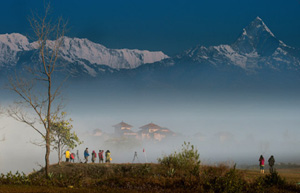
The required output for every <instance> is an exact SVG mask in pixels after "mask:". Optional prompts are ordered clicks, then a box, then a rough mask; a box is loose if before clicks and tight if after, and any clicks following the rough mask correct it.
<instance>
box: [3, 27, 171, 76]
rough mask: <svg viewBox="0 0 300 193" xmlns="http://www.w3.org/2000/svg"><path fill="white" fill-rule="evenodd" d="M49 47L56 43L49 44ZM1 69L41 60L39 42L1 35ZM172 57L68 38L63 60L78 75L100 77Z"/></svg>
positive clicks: (16, 36)
mask: <svg viewBox="0 0 300 193" xmlns="http://www.w3.org/2000/svg"><path fill="white" fill-rule="evenodd" d="M48 44H49V45H51V44H53V41H49V42H48ZM0 48H1V49H0V68H2V70H5V68H12V67H15V66H16V65H17V64H20V63H22V64H26V63H28V64H30V63H32V62H35V61H36V60H37V58H38V57H37V43H36V42H31V43H30V42H29V41H28V39H27V38H26V37H25V36H23V35H21V34H18V33H12V34H4V35H0ZM165 58H169V57H168V56H167V55H165V54H164V53H163V52H161V51H158V52H151V51H147V50H136V49H135V50H130V49H109V48H106V47H105V46H103V45H101V44H97V43H94V42H91V41H89V40H88V39H79V38H69V37H64V39H63V44H62V47H61V50H60V53H59V61H60V62H61V63H62V64H65V65H66V67H67V68H66V69H68V70H69V71H70V72H71V73H73V74H74V75H75V76H76V75H77V76H78V75H80V74H82V73H83V74H88V75H89V76H93V77H95V76H97V74H98V72H99V71H103V70H106V69H111V70H120V69H133V68H137V67H138V66H140V65H143V64H148V63H154V62H157V61H160V60H163V59H165Z"/></svg>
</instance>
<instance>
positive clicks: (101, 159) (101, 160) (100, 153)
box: [98, 150, 104, 163]
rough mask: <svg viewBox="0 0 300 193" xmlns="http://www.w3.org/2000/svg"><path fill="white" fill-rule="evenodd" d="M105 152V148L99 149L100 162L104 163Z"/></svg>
mask: <svg viewBox="0 0 300 193" xmlns="http://www.w3.org/2000/svg"><path fill="white" fill-rule="evenodd" d="M103 152H104V150H99V153H98V157H99V163H103Z"/></svg>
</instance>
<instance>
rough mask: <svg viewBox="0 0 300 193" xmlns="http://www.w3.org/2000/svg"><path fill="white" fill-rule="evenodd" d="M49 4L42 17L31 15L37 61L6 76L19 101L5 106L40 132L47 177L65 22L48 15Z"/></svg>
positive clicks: (57, 110)
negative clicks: (22, 69)
mask: <svg viewBox="0 0 300 193" xmlns="http://www.w3.org/2000/svg"><path fill="white" fill-rule="evenodd" d="M49 10H50V5H49V4H48V5H47V6H45V13H44V15H43V16H39V15H38V14H34V13H33V14H32V16H31V17H30V18H29V22H30V25H31V28H32V29H33V31H34V35H35V38H36V42H34V44H33V46H36V48H37V50H38V55H39V62H38V64H34V63H33V64H31V66H30V67H28V68H27V70H28V72H29V73H28V75H24V74H21V75H20V74H17V73H16V75H15V76H14V77H13V78H12V77H11V78H10V79H9V86H8V87H9V89H10V90H12V91H13V92H15V93H16V94H17V95H19V97H20V100H19V101H15V102H14V105H11V106H10V107H9V108H8V111H7V112H8V115H9V116H11V117H12V118H14V119H16V120H17V121H20V122H23V123H25V124H27V125H28V126H30V127H31V128H32V129H34V130H35V131H36V132H37V133H38V134H40V135H41V136H42V138H43V140H44V142H45V144H44V145H45V148H46V152H45V174H46V177H47V178H48V173H49V164H50V162H49V156H50V145H51V124H52V119H53V117H54V116H55V115H57V114H58V113H59V112H60V110H61V107H62V103H61V101H60V100H59V99H60V88H61V85H62V83H63V81H60V80H57V79H56V78H55V77H54V74H55V73H56V72H57V67H58V66H57V64H56V63H57V59H58V56H59V52H60V48H61V45H62V41H63V37H64V33H65V26H66V23H65V22H64V21H63V20H62V18H59V19H57V20H56V21H53V20H52V19H51V18H49Z"/></svg>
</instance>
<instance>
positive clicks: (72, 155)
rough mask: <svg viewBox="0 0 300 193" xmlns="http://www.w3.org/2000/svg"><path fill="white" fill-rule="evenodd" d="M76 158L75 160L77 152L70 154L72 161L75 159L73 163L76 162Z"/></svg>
mask: <svg viewBox="0 0 300 193" xmlns="http://www.w3.org/2000/svg"><path fill="white" fill-rule="evenodd" d="M74 160H75V154H74V153H71V154H70V162H72V161H73V163H74Z"/></svg>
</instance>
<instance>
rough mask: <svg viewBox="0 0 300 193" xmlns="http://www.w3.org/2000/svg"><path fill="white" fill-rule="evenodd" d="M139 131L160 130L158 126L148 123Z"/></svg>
mask: <svg viewBox="0 0 300 193" xmlns="http://www.w3.org/2000/svg"><path fill="white" fill-rule="evenodd" d="M140 129H161V127H160V126H158V125H155V124H154V123H149V124H147V125H144V126H142V127H140Z"/></svg>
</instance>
